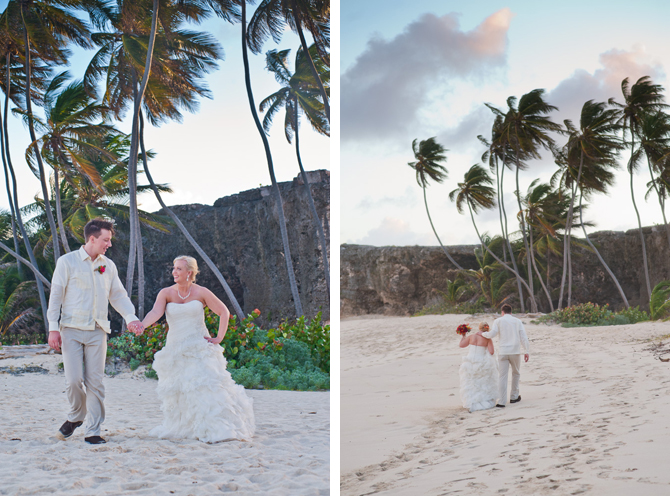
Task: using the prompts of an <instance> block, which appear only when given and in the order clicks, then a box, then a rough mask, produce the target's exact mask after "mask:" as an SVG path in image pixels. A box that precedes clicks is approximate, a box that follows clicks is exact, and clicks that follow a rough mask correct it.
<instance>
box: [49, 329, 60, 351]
mask: <svg viewBox="0 0 670 496" xmlns="http://www.w3.org/2000/svg"><path fill="white" fill-rule="evenodd" d="M49 346H51V348H53V349H54V350H56V351H60V347H61V338H60V332H58V331H50V332H49Z"/></svg>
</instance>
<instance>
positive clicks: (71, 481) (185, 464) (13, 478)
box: [0, 355, 330, 495]
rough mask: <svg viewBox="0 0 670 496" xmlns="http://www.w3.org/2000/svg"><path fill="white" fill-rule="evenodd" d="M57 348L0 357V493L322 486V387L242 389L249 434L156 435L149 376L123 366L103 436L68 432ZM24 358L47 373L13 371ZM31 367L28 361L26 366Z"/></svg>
mask: <svg viewBox="0 0 670 496" xmlns="http://www.w3.org/2000/svg"><path fill="white" fill-rule="evenodd" d="M60 361H61V359H60V356H54V355H40V356H33V357H30V358H5V359H3V360H0V372H4V373H0V398H2V400H1V402H0V409H1V411H0V481H2V482H1V483H0V494H71V495H90V494H101V495H105V494H106V495H118V494H138V495H141V494H146V495H155V494H166V495H170V494H176V495H190V494H193V495H197V494H214V493H217V494H219V493H235V494H240V495H242V494H244V495H247V494H248V495H252V494H253V495H257V494H276V495H287V494H301V495H302V494H304V495H325V494H329V485H330V483H329V465H330V454H329V449H330V440H329V423H330V413H329V393H327V392H292V391H249V394H250V395H251V396H252V397H253V399H254V410H255V414H256V436H255V437H254V439H252V440H251V441H250V442H238V441H232V442H224V443H217V444H205V443H201V442H199V441H195V440H188V441H172V440H157V439H155V438H151V437H149V436H148V432H149V430H150V429H151V428H152V427H153V426H155V425H157V424H159V423H160V422H161V418H162V417H161V412H160V403H159V401H158V398H157V396H156V391H155V390H156V385H157V381H155V380H150V379H145V378H143V377H141V375H140V374H138V373H134V374H130V373H123V374H119V375H117V376H115V377H106V378H105V387H106V394H107V398H106V401H105V405H106V408H107V420H106V421H105V423H104V424H103V432H102V435H103V437H105V438H106V439H107V441H108V443H107V444H105V445H98V446H92V445H88V444H86V443H85V442H84V432H83V431H84V429H83V428H80V429H78V430H77V431H76V432H75V434H74V435H73V436H72V437H71V438H70V439H68V440H67V441H62V440H60V439H59V438H58V437H57V435H56V433H57V430H58V428H59V427H60V425H61V424H62V423H63V421H64V420H65V418H66V417H65V416H66V413H67V398H66V397H65V392H64V391H65V378H64V377H63V374H62V372H58V369H57V365H58V362H60ZM26 366H32V367H41V368H43V369H45V373H39V372H37V373H36V372H32V373H24V374H18V375H14V374H12V373H9V372H12V371H13V372H14V373H15V374H16V372H20V371H21V370H23V369H24V368H25V367H26ZM33 370H35V369H33Z"/></svg>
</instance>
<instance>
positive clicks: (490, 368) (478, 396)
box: [459, 344, 498, 412]
mask: <svg viewBox="0 0 670 496" xmlns="http://www.w3.org/2000/svg"><path fill="white" fill-rule="evenodd" d="M459 374H460V376H461V400H462V401H463V408H467V409H468V410H470V412H474V411H476V410H487V409H489V408H493V407H494V406H495V405H496V399H497V398H498V361H497V360H496V358H495V356H494V355H491V354H490V353H489V351H488V349H487V347H486V346H475V345H472V344H471V345H470V346H469V349H468V354H467V355H466V356H464V357H463V363H462V364H461V368H460V370H459Z"/></svg>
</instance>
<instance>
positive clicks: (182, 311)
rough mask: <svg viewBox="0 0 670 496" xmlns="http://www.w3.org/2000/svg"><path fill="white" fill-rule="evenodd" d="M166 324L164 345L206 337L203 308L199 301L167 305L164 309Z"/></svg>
mask: <svg viewBox="0 0 670 496" xmlns="http://www.w3.org/2000/svg"><path fill="white" fill-rule="evenodd" d="M165 317H166V318H167V323H168V328H169V331H168V335H167V340H166V342H165V344H166V345H169V344H171V343H176V342H179V341H183V340H185V339H190V338H195V337H197V338H200V339H202V338H203V336H208V335H209V333H208V332H207V326H205V308H204V307H203V305H202V302H201V301H199V300H191V301H189V302H188V303H172V302H171V303H168V304H167V306H166V307H165Z"/></svg>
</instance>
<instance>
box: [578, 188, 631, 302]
mask: <svg viewBox="0 0 670 496" xmlns="http://www.w3.org/2000/svg"><path fill="white" fill-rule="evenodd" d="M583 197H584V192H583V191H582V190H581V189H580V194H579V220H580V224H581V225H582V231H583V232H584V237H585V238H586V242H587V243H588V244H589V246H590V247H591V249H592V250H593V251H594V253H595V254H596V256H597V257H598V260H600V263H601V264H602V265H603V267H605V270H606V271H607V273H608V274H609V275H610V277H611V278H612V281H614V284H615V285H616V288H617V289H618V290H619V294H620V295H621V299H622V300H623V302H624V304H625V305H626V308H630V305H629V304H628V299H627V298H626V295H625V294H624V292H623V289H621V284H619V281H618V279H617V278H616V276H615V275H614V273H613V272H612V271H611V270H610V268H609V266H608V265H607V264H606V263H605V260H603V257H602V256H601V255H600V252H599V251H598V250H597V248H596V247H595V246H593V243H592V242H591V240H590V239H589V235H588V234H587V233H586V226H585V225H584V219H583V217H582V198H583Z"/></svg>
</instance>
